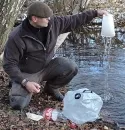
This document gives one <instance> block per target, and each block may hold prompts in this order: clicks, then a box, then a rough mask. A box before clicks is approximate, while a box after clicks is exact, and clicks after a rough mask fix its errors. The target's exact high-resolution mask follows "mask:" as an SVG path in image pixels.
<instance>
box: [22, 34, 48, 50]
mask: <svg viewBox="0 0 125 130" xmlns="http://www.w3.org/2000/svg"><path fill="white" fill-rule="evenodd" d="M22 37H28V38H31V39H33V40H35V41H36V42H38V43H40V45H42V47H43V49H44V51H46V48H45V46H44V45H43V43H42V42H40V41H39V40H37V39H35V38H34V37H31V36H28V35H25V36H22Z"/></svg>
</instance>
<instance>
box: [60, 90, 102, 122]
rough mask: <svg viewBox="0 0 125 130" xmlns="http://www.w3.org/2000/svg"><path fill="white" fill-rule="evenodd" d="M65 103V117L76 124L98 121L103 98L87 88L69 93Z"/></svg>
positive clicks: (66, 95)
mask: <svg viewBox="0 0 125 130" xmlns="http://www.w3.org/2000/svg"><path fill="white" fill-rule="evenodd" d="M63 102H64V107H63V111H62V112H63V115H64V116H65V117H66V118H67V119H69V120H70V121H72V122H74V123H76V124H83V123H86V122H90V121H95V120H96V119H98V118H99V112H100V110H101V108H102V105H103V101H102V99H101V97H100V96H99V95H97V94H96V93H94V92H92V91H90V90H89V89H87V88H82V89H78V90H75V91H68V92H67V93H66V94H65V97H64V100H63Z"/></svg>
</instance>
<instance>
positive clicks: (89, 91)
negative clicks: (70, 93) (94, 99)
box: [83, 90, 92, 93]
mask: <svg viewBox="0 0 125 130" xmlns="http://www.w3.org/2000/svg"><path fill="white" fill-rule="evenodd" d="M83 93H92V91H91V90H84V91H83Z"/></svg>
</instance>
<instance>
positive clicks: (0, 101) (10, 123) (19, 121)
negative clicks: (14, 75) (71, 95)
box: [0, 69, 124, 130]
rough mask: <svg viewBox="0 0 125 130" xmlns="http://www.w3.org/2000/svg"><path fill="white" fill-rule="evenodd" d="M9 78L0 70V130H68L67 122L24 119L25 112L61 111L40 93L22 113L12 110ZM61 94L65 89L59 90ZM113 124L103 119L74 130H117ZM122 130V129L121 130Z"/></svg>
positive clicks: (56, 103)
mask: <svg viewBox="0 0 125 130" xmlns="http://www.w3.org/2000/svg"><path fill="white" fill-rule="evenodd" d="M8 84H9V78H8V75H7V74H6V73H5V72H4V71H3V70H2V69H0V130H70V129H71V128H70V127H69V124H68V122H67V123H64V122H53V121H47V120H40V121H38V122H37V121H33V120H30V119H28V118H27V117H26V112H32V113H38V112H39V113H40V112H41V111H42V110H44V109H45V108H57V109H62V107H63V103H61V102H57V101H55V100H54V99H53V98H52V97H51V96H47V95H46V94H45V93H43V92H41V93H39V94H37V95H35V96H33V98H32V100H31V102H30V104H29V106H28V107H27V108H26V109H24V110H23V111H17V110H12V108H11V107H10V105H9V98H8V93H9V89H10V88H9V87H8ZM61 91H62V93H65V92H66V89H63V90H61ZM118 129H120V128H118V125H117V124H116V123H114V122H107V121H104V120H103V119H100V120H97V121H95V122H88V123H86V124H83V125H81V126H77V128H75V129H74V130H118ZM122 129H124V128H122Z"/></svg>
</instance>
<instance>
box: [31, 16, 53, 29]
mask: <svg viewBox="0 0 125 130" xmlns="http://www.w3.org/2000/svg"><path fill="white" fill-rule="evenodd" d="M49 20H50V17H49V18H40V17H36V16H33V18H32V21H33V22H34V24H35V26H36V27H38V28H41V27H47V26H48V23H49Z"/></svg>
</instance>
